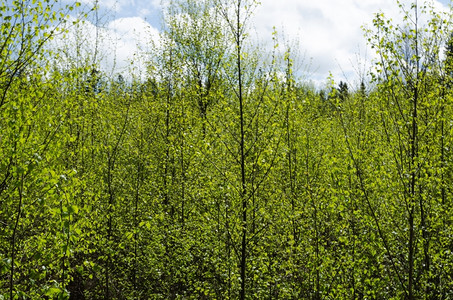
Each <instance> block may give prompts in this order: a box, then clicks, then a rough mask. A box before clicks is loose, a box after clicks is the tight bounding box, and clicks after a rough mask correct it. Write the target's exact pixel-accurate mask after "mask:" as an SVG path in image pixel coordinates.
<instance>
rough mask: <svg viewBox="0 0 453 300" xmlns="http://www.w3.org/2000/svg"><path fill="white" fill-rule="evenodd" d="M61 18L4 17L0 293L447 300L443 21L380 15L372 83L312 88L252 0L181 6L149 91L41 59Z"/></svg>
mask: <svg viewBox="0 0 453 300" xmlns="http://www.w3.org/2000/svg"><path fill="white" fill-rule="evenodd" d="M10 4H11V5H10ZM58 5H59V4H58V3H57V2H55V3H54V2H52V1H8V2H6V1H2V2H1V5H0V18H1V20H2V23H1V24H2V25H1V32H0V35H1V37H2V39H1V41H2V42H1V44H0V49H1V52H0V54H1V55H0V92H1V94H0V97H1V100H0V101H1V102H0V224H1V226H0V237H1V238H0V295H1V297H0V298H1V299H40V298H49V299H68V298H72V299H83V298H87V299H98V298H105V299H126V298H127V299H129V298H131V299H132V298H134V299H237V298H240V299H241V298H242V299H255V298H256V299H266V298H269V299H274V298H282V299H325V298H326V299H327V298H328V299H448V297H449V296H450V295H451V294H452V293H453V286H452V284H451V282H453V280H452V270H453V260H452V256H451V249H452V246H453V245H452V241H451V235H452V217H451V213H450V211H451V209H452V190H451V187H450V182H451V179H452V176H453V169H452V166H453V163H452V158H453V156H452V154H451V148H452V147H451V146H452V145H451V144H452V142H453V138H452V133H453V130H452V128H453V127H452V124H451V120H452V118H453V115H452V113H453V110H452V105H451V103H452V99H453V93H452V91H451V87H450V81H451V66H450V65H451V61H450V60H451V53H450V52H451V50H452V49H451V45H450V44H451V36H450V32H449V30H448V28H449V23H448V21H446V20H448V18H447V17H448V16H446V15H441V14H437V13H436V12H434V9H433V8H431V7H430V6H429V5H423V6H417V5H412V6H411V7H410V8H409V7H405V6H404V5H400V8H401V11H402V13H403V19H404V20H405V23H402V24H394V23H393V22H391V21H390V20H388V19H386V18H385V16H384V15H383V14H380V13H379V14H377V15H376V16H375V19H374V22H373V28H372V29H368V30H366V36H367V38H368V41H369V43H370V45H371V46H372V47H373V48H374V49H375V50H376V51H377V54H378V56H379V60H377V62H376V64H375V65H374V67H373V68H372V69H371V70H370V74H371V77H372V80H371V82H370V84H369V85H368V84H365V82H362V83H361V84H360V86H358V87H355V86H354V85H352V84H350V83H346V82H343V81H340V82H339V83H338V84H336V83H335V81H334V79H333V78H329V80H330V85H329V86H327V87H326V88H325V89H323V90H321V91H315V90H314V89H312V88H308V87H307V86H306V85H304V83H303V82H300V81H298V80H297V79H296V78H295V74H296V72H297V70H294V69H293V68H294V64H293V57H294V55H295V53H293V52H291V48H290V47H287V48H286V49H287V51H286V52H285V53H280V52H279V51H280V50H279V49H280V47H277V45H278V37H277V35H276V34H275V35H274V36H273V38H274V43H275V47H274V49H273V52H271V53H268V54H263V52H262V49H258V48H256V46H255V45H253V43H252V41H251V39H249V35H248V31H249V29H250V28H249V27H248V26H249V24H250V22H251V18H252V16H253V12H254V7H255V6H256V5H257V3H256V2H255V1H217V0H212V1H211V0H206V1H192V0H185V1H172V2H171V4H170V5H169V7H168V11H167V13H166V14H165V19H164V21H165V27H164V30H163V32H162V34H161V43H160V45H156V46H155V48H154V49H153V53H152V54H151V57H149V58H148V59H149V68H148V72H147V74H146V79H145V80H143V79H142V78H134V77H133V76H129V75H128V74H124V77H123V75H118V74H116V75H114V76H112V78H109V76H108V75H107V74H105V73H104V72H102V71H100V67H99V61H98V60H99V59H98V57H99V56H100V55H98V53H97V52H96V51H97V49H89V48H87V49H84V51H79V52H78V51H77V50H80V47H81V45H79V44H75V45H71V44H67V45H66V46H65V47H64V48H63V49H61V52H59V51H58V49H50V50H51V51H50V50H49V47H45V46H46V45H48V44H46V43H47V42H48V41H49V40H50V39H51V38H52V36H53V35H54V34H55V33H56V32H59V31H63V29H59V28H62V27H61V25H62V24H63V22H65V21H64V20H66V17H65V15H66V13H67V12H68V11H70V10H72V9H73V8H75V7H77V6H78V4H77V3H75V4H74V5H73V6H67V7H60V6H58ZM422 14H423V15H425V16H427V17H426V19H427V20H428V21H427V22H426V24H424V25H423V24H422V23H421V22H420V21H419V18H420V15H422ZM77 34H83V32H81V31H77ZM79 38H80V39H82V38H83V36H80V37H79ZM76 40H78V39H76ZM72 47H73V48H74V51H72ZM444 47H445V50H443V49H444ZM442 51H445V53H444V54H445V55H442ZM61 59H63V60H64V62H65V63H64V64H65V66H64V67H62V64H55V63H54V62H55V61H60V62H61Z"/></svg>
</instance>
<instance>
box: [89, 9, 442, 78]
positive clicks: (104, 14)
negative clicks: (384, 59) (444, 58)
mask: <svg viewBox="0 0 453 300" xmlns="http://www.w3.org/2000/svg"><path fill="white" fill-rule="evenodd" d="M81 2H82V3H84V5H87V6H90V5H92V4H93V0H81ZM402 2H403V3H410V2H411V1H409V0H403V1H402ZM419 2H421V1H420V0H419ZM162 3H165V1H161V0H99V5H100V8H101V9H100V11H99V15H100V16H101V23H102V24H103V25H102V27H103V30H104V34H105V35H111V36H113V39H116V40H117V43H116V49H115V51H114V53H115V55H116V58H117V59H116V67H117V68H118V69H119V70H121V69H124V68H126V66H128V65H129V64H128V63H127V62H126V61H127V60H128V59H130V58H131V57H132V55H133V53H134V52H136V50H137V47H139V48H140V47H142V48H143V47H146V46H145V45H146V44H147V42H148V41H149V40H150V39H152V40H156V39H158V31H159V29H160V27H161V11H162V5H163V4H162ZM433 3H434V5H435V6H436V7H437V8H438V9H439V10H446V9H447V7H448V3H450V1H447V0H433ZM379 11H382V12H384V13H385V14H386V15H387V16H388V17H390V18H392V19H394V20H398V19H399V18H400V15H399V9H398V6H397V5H396V1H395V0H342V1H338V0H316V1H314V0H278V1H276V0H261V5H260V6H259V7H258V8H257V9H256V11H255V15H254V28H255V30H254V31H256V33H257V36H256V37H253V38H256V39H258V40H260V41H261V42H263V41H264V42H266V41H270V40H271V33H272V31H273V27H274V26H275V27H276V29H277V31H278V32H279V33H280V35H284V36H285V39H286V40H289V41H293V42H294V43H297V44H298V48H299V52H300V55H299V57H300V64H301V65H302V66H301V68H302V69H308V74H307V76H308V79H311V80H313V81H315V82H316V83H317V84H322V82H323V81H325V80H326V78H327V77H328V76H329V73H332V74H333V75H334V78H335V80H336V81H340V80H346V81H348V82H350V83H351V84H353V85H354V84H356V82H357V78H358V73H361V72H362V71H363V70H365V69H366V68H367V66H366V65H367V64H369V61H370V58H371V57H372V56H373V53H372V52H371V51H370V50H369V49H368V46H367V45H366V42H365V38H364V37H363V30H362V29H361V26H363V25H365V26H366V25H367V24H368V25H369V24H371V22H372V19H373V15H374V14H375V13H376V12H379ZM89 30H93V29H88V31H89ZM107 52H110V53H112V52H111V51H108V50H107ZM110 61H111V60H110ZM307 66H308V67H307Z"/></svg>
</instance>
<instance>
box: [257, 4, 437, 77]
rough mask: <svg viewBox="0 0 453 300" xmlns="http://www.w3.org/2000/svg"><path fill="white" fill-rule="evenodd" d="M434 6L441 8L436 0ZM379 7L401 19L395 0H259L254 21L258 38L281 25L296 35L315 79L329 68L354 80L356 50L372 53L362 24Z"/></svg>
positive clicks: (362, 53) (327, 72)
mask: <svg viewBox="0 0 453 300" xmlns="http://www.w3.org/2000/svg"><path fill="white" fill-rule="evenodd" d="M404 2H405V3H406V2H409V1H404ZM435 7H436V8H437V9H441V8H443V6H442V4H440V3H439V2H437V1H436V2H435ZM380 11H382V12H384V14H385V15H386V16H387V17H388V18H392V19H393V20H399V19H401V15H400V13H399V12H400V9H399V8H398V6H397V4H396V2H395V1H394V0H366V1H363V0H343V1H335V0H318V1H312V0H279V1H275V0H262V1H261V6H260V7H258V9H257V10H256V13H255V25H256V29H257V31H258V33H259V34H260V37H261V39H266V37H267V38H268V39H270V36H271V32H272V30H273V29H272V27H273V26H276V28H277V30H281V28H283V31H284V34H285V35H286V36H287V39H289V40H291V39H298V40H299V41H298V43H299V44H300V49H301V50H302V51H305V55H306V57H307V58H311V59H312V60H311V63H312V70H311V71H312V72H313V77H314V78H313V79H314V80H315V81H318V82H320V81H323V80H325V78H327V76H328V74H329V72H332V74H333V75H334V77H335V79H336V80H344V75H346V76H347V77H348V80H351V81H354V79H355V78H356V77H357V74H356V73H357V72H356V70H355V69H356V68H357V66H354V65H353V64H355V63H357V54H358V53H361V55H365V53H367V56H369V57H368V59H369V58H370V57H371V56H373V54H372V52H371V51H370V50H367V49H368V46H367V45H366V39H365V38H364V32H363V30H362V29H361V26H363V25H366V24H371V23H372V20H373V17H374V15H375V13H378V12H380Z"/></svg>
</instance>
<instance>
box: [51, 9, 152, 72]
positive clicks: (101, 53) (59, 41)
mask: <svg viewBox="0 0 453 300" xmlns="http://www.w3.org/2000/svg"><path fill="white" fill-rule="evenodd" d="M72 21H74V19H71V21H70V22H68V24H72ZM153 42H154V43H157V44H158V43H159V31H158V30H157V29H155V28H154V27H152V26H151V25H150V24H149V23H148V22H146V21H145V20H144V19H142V18H140V17H131V18H119V19H116V20H113V21H111V22H109V23H108V24H106V25H105V26H102V27H96V26H95V25H94V24H92V23H90V22H88V21H84V22H80V23H78V24H77V25H76V26H69V27H68V33H67V34H66V36H65V37H64V38H63V37H62V36H60V37H57V38H56V39H55V40H54V41H53V42H52V43H51V47H54V48H57V49H59V50H61V51H62V52H63V53H65V55H63V58H62V60H61V61H60V62H59V63H60V64H66V65H73V64H74V63H75V62H76V61H77V62H79V63H85V64H87V63H88V64H91V63H93V61H94V59H95V58H96V61H97V62H98V63H99V64H100V68H101V69H102V71H104V72H106V73H107V74H111V75H113V74H116V73H123V74H127V73H128V72H129V71H130V70H129V68H130V67H131V66H132V64H131V63H133V67H136V68H143V67H144V66H143V63H142V62H140V61H139V58H138V56H140V55H137V54H140V53H143V52H146V51H149V49H148V48H149V47H150V45H151V44H152V43H153ZM95 53H96V57H95ZM65 67H66V66H65Z"/></svg>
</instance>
